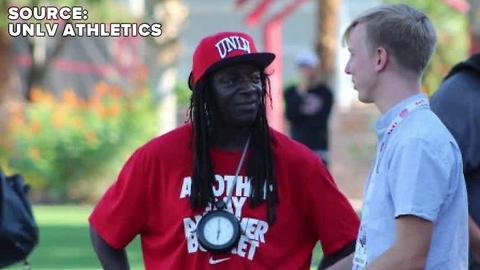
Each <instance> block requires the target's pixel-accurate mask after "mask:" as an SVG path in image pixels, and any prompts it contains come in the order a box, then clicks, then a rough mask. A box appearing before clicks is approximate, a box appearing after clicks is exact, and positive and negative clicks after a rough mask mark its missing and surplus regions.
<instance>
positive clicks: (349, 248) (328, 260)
mask: <svg viewBox="0 0 480 270" xmlns="http://www.w3.org/2000/svg"><path fill="white" fill-rule="evenodd" d="M355 242H356V241H355V240H354V241H352V242H350V243H348V244H346V245H345V246H344V247H343V248H341V249H340V250H339V251H337V252H335V253H333V254H332V255H328V256H324V257H323V258H322V260H321V261H320V265H318V270H321V269H327V267H329V266H332V265H337V264H339V263H340V262H343V261H344V259H345V258H350V268H348V269H349V270H350V269H352V258H353V257H352V256H353V252H354V251H355ZM347 261H348V260H347ZM331 269H337V268H328V270H331ZM338 269H347V268H338Z"/></svg>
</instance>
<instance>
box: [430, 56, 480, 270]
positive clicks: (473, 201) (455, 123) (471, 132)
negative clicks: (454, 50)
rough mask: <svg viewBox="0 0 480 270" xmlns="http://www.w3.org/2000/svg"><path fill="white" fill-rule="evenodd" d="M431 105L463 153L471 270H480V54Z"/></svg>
mask: <svg viewBox="0 0 480 270" xmlns="http://www.w3.org/2000/svg"><path fill="white" fill-rule="evenodd" d="M431 104H432V110H433V112H435V113H436V114H437V115H438V117H439V118H440V120H442V122H443V123H444V124H445V126H447V128H448V129H449V130H450V132H451V133H452V135H453V137H454V138H455V139H456V141H457V143H458V145H459V146H460V151H462V157H463V172H464V174H465V181H466V184H467V193H468V207H469V214H470V218H469V238H470V263H469V267H470V268H469V269H470V270H480V228H479V226H480V53H477V54H474V55H472V56H471V57H470V58H469V59H467V60H466V61H464V62H461V63H458V64H457V65H456V66H454V67H453V68H452V70H451V71H450V72H449V73H448V75H447V76H446V77H445V79H444V81H443V82H442V84H441V85H440V87H439V88H438V90H437V91H436V92H435V94H434V95H433V96H432V99H431Z"/></svg>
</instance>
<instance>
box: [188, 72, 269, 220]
mask: <svg viewBox="0 0 480 270" xmlns="http://www.w3.org/2000/svg"><path fill="white" fill-rule="evenodd" d="M260 77H261V81H262V93H261V95H260V106H259V110H258V113H257V117H256V120H255V123H254V124H253V126H252V134H251V139H250V149H251V155H250V159H249V161H248V166H247V174H248V177H249V179H250V185H251V193H250V207H257V206H259V205H260V204H261V203H262V202H263V201H266V203H267V221H268V223H269V224H272V223H274V222H275V218H276V211H275V207H276V205H277V203H278V192H277V186H276V183H275V174H274V162H273V155H272V145H271V138H270V130H269V126H268V121H267V116H266V99H267V98H269V99H270V101H271V96H270V80H269V77H268V74H266V73H265V72H264V71H262V72H261V73H260ZM210 82H211V79H210V76H208V75H206V76H205V77H204V78H202V79H200V80H199V81H198V82H197V84H196V85H195V87H194V89H193V93H192V96H191V100H190V108H189V110H188V121H190V122H191V123H192V126H193V128H192V132H193V148H194V150H193V175H192V189H191V196H190V207H191V208H192V209H198V208H205V207H206V206H207V205H208V203H213V202H214V195H213V190H212V187H213V185H214V184H215V182H214V181H215V176H214V173H213V169H214V168H213V164H212V159H211V157H210V151H209V149H210V146H211V143H212V141H211V135H210V130H211V129H212V128H213V125H212V121H213V119H212V114H213V107H214V106H215V105H214V97H213V94H212V91H211V89H209V88H210V87H211V85H210Z"/></svg>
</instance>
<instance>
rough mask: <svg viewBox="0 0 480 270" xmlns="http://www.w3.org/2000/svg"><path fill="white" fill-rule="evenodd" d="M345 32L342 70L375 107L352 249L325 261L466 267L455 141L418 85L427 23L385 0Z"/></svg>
mask: <svg viewBox="0 0 480 270" xmlns="http://www.w3.org/2000/svg"><path fill="white" fill-rule="evenodd" d="M345 40H346V42H347V44H348V49H349V51H350V53H351V56H350V59H349V61H348V63H347V65H346V67H345V72H346V73H347V74H350V75H351V76H352V81H353V84H354V88H355V89H356V90H357V91H358V96H359V100H360V101H361V102H364V103H373V104H375V105H376V106H377V107H378V109H379V110H380V111H381V113H382V116H381V117H380V118H379V119H378V120H377V123H376V126H375V131H376V132H377V136H378V144H377V152H376V158H375V162H374V164H373V166H372V168H371V171H370V175H369V177H368V179H367V183H366V186H365V199H364V205H363V210H362V222H361V228H360V231H359V235H358V239H357V245H356V250H355V253H354V255H353V258H352V257H350V258H347V259H344V260H342V261H340V262H339V263H338V264H336V265H334V267H332V268H331V269H350V268H351V269H353V270H363V269H368V270H374V269H388V270H397V269H427V270H433V269H435V270H436V269H441V270H462V269H467V260H468V258H467V256H468V253H467V249H468V226H467V224H468V213H467V196H466V188H465V181H464V176H463V172H462V158H461V154H460V150H459V147H458V145H457V143H456V142H455V140H454V139H453V137H452V135H451V134H450V133H449V132H448V130H447V129H446V128H445V126H444V125H443V124H442V122H441V121H440V120H439V119H438V118H437V116H436V115H435V114H434V113H433V112H432V111H431V110H430V107H429V102H428V99H427V97H426V96H425V95H424V94H421V93H420V80H421V76H422V73H423V71H424V69H425V66H426V65H427V63H428V61H429V59H430V57H431V55H432V52H433V51H434V48H435V42H436V35H435V31H434V28H433V26H432V23H431V22H430V20H429V19H428V18H427V16H426V15H425V14H423V13H422V12H420V11H418V10H416V9H414V8H412V7H410V6H407V5H404V4H396V5H384V6H379V7H376V8H373V9H370V10H368V11H366V12H365V13H364V14H362V15H361V16H360V17H358V18H357V19H355V20H354V21H353V22H352V23H351V24H350V26H349V27H348V28H347V30H346V32H345ZM352 259H353V266H352Z"/></svg>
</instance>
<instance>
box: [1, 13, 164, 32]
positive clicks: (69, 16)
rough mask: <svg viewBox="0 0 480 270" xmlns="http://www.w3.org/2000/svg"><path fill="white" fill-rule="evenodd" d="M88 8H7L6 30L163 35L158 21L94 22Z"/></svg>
mask: <svg viewBox="0 0 480 270" xmlns="http://www.w3.org/2000/svg"><path fill="white" fill-rule="evenodd" d="M87 19H88V10H86V9H85V8H83V7H80V6H73V7H68V6H64V7H55V6H35V7H9V8H8V20H9V23H8V33H9V35H10V36H12V37H17V36H24V37H45V36H49V37H53V36H55V35H57V33H59V32H60V31H61V33H60V34H61V35H62V36H64V37H120V36H131V37H136V36H142V37H146V36H152V37H159V36H161V35H162V25H161V24H160V23H151V24H149V23H93V22H88V23H86V22H82V21H85V20H87Z"/></svg>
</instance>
